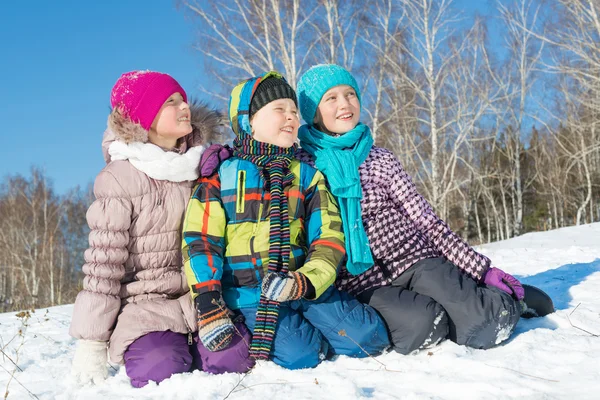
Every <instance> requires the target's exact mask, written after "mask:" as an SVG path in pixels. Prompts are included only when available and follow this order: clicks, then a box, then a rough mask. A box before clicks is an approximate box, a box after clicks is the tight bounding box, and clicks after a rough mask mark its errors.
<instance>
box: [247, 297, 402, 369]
mask: <svg viewBox="0 0 600 400" xmlns="http://www.w3.org/2000/svg"><path fill="white" fill-rule="evenodd" d="M238 312H240V313H241V314H243V315H244V318H245V319H246V321H245V322H246V325H247V326H248V328H249V329H250V330H251V331H254V325H255V322H256V307H247V308H241V309H239V310H238ZM389 345H390V342H389V339H388V333H387V328H386V326H385V324H384V322H383V320H382V319H381V317H380V316H379V314H378V313H377V312H376V311H375V310H374V309H373V308H372V307H370V306H368V305H366V304H362V303H360V302H359V301H358V300H356V299H355V298H354V297H352V296H351V295H349V294H348V293H346V292H340V291H339V290H337V289H336V288H335V287H333V286H332V287H330V288H329V289H327V290H326V291H325V292H324V293H323V294H322V295H321V296H320V297H319V298H318V299H316V300H305V299H301V300H294V301H290V302H285V303H281V306H280V307H279V319H278V320H277V327H276V330H275V340H274V342H273V347H272V348H271V360H272V361H273V362H274V363H276V364H278V365H280V366H282V367H284V368H288V369H300V368H312V367H315V366H317V364H319V362H320V361H321V360H322V359H323V358H325V357H331V356H334V355H346V356H351V357H367V356H369V355H376V354H378V353H380V352H381V351H383V350H384V349H385V348H386V347H388V346H389ZM367 353H368V354H367Z"/></svg>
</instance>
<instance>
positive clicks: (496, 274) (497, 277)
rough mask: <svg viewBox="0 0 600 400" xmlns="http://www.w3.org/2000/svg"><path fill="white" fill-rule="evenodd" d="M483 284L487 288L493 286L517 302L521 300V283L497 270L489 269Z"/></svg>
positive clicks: (523, 293)
mask: <svg viewBox="0 0 600 400" xmlns="http://www.w3.org/2000/svg"><path fill="white" fill-rule="evenodd" d="M483 283H485V284H486V285H487V286H494V287H496V288H498V289H500V290H502V291H504V292H506V293H508V294H510V295H513V296H515V297H516V299H517V300H523V298H524V297H525V290H524V289H523V286H522V285H521V282H519V281H518V280H517V278H515V277H514V276H512V275H510V274H507V273H506V272H504V271H502V270H501V269H499V268H495V267H490V269H488V271H487V272H486V274H485V277H484V280H483Z"/></svg>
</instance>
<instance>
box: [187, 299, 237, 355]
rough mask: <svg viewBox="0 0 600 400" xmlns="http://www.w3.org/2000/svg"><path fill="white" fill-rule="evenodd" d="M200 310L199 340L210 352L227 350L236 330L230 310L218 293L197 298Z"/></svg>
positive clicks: (197, 307) (197, 306) (197, 305)
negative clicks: (230, 316)
mask: <svg viewBox="0 0 600 400" xmlns="http://www.w3.org/2000/svg"><path fill="white" fill-rule="evenodd" d="M196 309H197V310H198V338H199V339H200V341H201V342H202V344H203V345H204V347H206V348H207V349H208V350H209V351H219V350H223V349H225V348H227V347H228V346H229V343H231V339H232V338H233V334H234V332H235V328H234V326H233V322H232V321H231V318H229V310H228V309H227V306H226V305H225V302H224V301H223V299H222V298H221V293H219V292H218V291H211V292H206V293H202V294H200V295H198V297H196Z"/></svg>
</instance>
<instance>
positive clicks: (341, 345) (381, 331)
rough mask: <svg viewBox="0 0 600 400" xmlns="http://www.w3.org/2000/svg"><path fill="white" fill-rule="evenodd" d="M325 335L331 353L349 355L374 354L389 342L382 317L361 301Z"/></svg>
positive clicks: (362, 355)
mask: <svg viewBox="0 0 600 400" xmlns="http://www.w3.org/2000/svg"><path fill="white" fill-rule="evenodd" d="M327 336H328V337H327V340H328V341H329V344H330V345H331V350H330V352H331V353H333V354H337V355H346V356H351V357H368V356H370V355H376V354H379V353H381V352H382V351H383V350H384V349H385V348H386V347H388V346H389V344H390V341H389V338H388V332H387V327H386V325H385V323H384V321H383V319H382V318H381V317H380V316H379V314H378V313H377V311H375V310H374V309H373V308H372V307H369V306H367V305H364V304H361V303H357V304H356V306H355V307H354V308H353V309H352V311H351V312H350V313H348V314H347V315H346V317H345V318H344V319H343V320H342V321H341V322H340V323H339V324H338V325H337V327H336V328H335V329H334V331H333V332H331V333H330V334H329V335H327Z"/></svg>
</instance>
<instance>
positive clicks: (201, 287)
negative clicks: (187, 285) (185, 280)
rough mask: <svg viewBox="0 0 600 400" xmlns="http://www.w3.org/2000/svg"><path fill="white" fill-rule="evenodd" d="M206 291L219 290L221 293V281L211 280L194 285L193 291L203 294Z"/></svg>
mask: <svg viewBox="0 0 600 400" xmlns="http://www.w3.org/2000/svg"><path fill="white" fill-rule="evenodd" d="M206 292H219V293H221V281H218V280H211V281H206V282H200V283H196V284H195V285H192V293H194V294H197V295H201V294H202V293H206Z"/></svg>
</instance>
